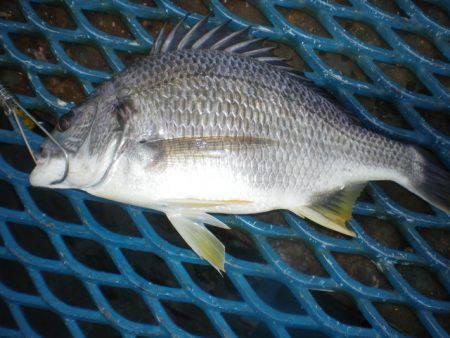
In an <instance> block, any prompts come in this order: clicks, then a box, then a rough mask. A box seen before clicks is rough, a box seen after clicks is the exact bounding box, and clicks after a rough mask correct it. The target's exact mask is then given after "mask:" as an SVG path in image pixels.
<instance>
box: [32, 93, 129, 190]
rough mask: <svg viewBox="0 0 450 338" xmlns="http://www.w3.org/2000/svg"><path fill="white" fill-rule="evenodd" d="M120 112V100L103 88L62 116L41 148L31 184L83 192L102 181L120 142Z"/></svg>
mask: <svg viewBox="0 0 450 338" xmlns="http://www.w3.org/2000/svg"><path fill="white" fill-rule="evenodd" d="M110 94H111V93H110ZM116 111H117V98H116V97H115V96H114V95H108V92H106V91H105V88H103V90H102V91H99V92H97V93H96V95H93V96H91V97H90V98H89V99H88V100H87V101H86V102H85V103H83V104H82V105H80V106H78V107H76V108H74V109H73V110H71V111H70V112H68V113H66V114H65V115H63V116H61V117H60V119H59V121H58V125H57V127H56V128H55V130H53V131H52V133H51V136H52V137H51V138H50V137H49V138H47V139H46V140H45V141H44V142H43V143H42V145H41V150H40V152H39V154H38V156H37V161H36V162H37V163H36V167H35V168H34V169H33V171H32V172H31V175H30V183H31V185H33V186H40V187H50V188H76V189H83V188H86V187H89V186H92V185H94V184H96V183H98V182H99V181H100V180H102V179H103V177H104V175H105V173H106V172H107V170H108V167H109V166H110V165H111V161H112V159H113V157H114V153H115V151H117V147H118V144H119V143H120V137H119V135H121V132H120V119H118V118H117V114H116Z"/></svg>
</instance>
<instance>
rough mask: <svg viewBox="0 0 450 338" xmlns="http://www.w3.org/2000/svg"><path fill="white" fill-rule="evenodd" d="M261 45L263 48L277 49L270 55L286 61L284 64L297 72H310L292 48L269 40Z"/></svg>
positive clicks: (309, 68)
mask: <svg viewBox="0 0 450 338" xmlns="http://www.w3.org/2000/svg"><path fill="white" fill-rule="evenodd" d="M262 45H263V46H264V47H269V46H275V47H277V48H276V49H275V50H274V51H273V52H272V53H273V54H274V55H276V56H279V57H283V58H286V59H288V61H286V63H287V64H289V65H290V66H291V67H294V68H295V69H296V70H299V71H301V72H312V69H311V67H309V66H308V64H307V63H306V62H305V61H304V60H303V59H302V58H301V57H300V55H299V54H297V52H296V51H295V50H294V49H293V48H292V47H290V46H288V45H286V44H284V43H281V42H274V41H270V40H265V41H263V43H262Z"/></svg>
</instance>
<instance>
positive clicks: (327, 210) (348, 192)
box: [291, 184, 365, 237]
mask: <svg viewBox="0 0 450 338" xmlns="http://www.w3.org/2000/svg"><path fill="white" fill-rule="evenodd" d="M364 186H365V184H352V185H350V186H347V187H345V188H344V189H342V190H339V191H336V192H333V193H330V194H324V195H321V196H318V197H317V198H316V201H315V202H313V203H311V204H310V205H306V206H301V207H298V208H295V209H294V210H291V211H292V212H294V213H296V214H298V215H299V216H301V217H306V218H308V219H310V220H311V221H313V222H316V223H318V224H320V225H322V226H324V227H326V228H329V229H331V230H335V231H337V232H340V233H342V234H344V235H348V236H353V237H354V236H355V233H354V232H353V231H351V230H349V229H348V228H347V225H346V222H347V221H348V220H349V219H350V218H351V217H352V208H353V204H354V203H355V201H356V199H357V198H358V196H359V194H360V193H361V191H362V190H363V189H364Z"/></svg>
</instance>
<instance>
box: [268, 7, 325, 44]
mask: <svg viewBox="0 0 450 338" xmlns="http://www.w3.org/2000/svg"><path fill="white" fill-rule="evenodd" d="M275 8H276V10H278V11H279V12H280V13H281V14H282V15H283V16H284V18H285V19H286V20H287V21H288V22H289V23H291V24H292V25H294V26H297V27H299V28H300V29H301V30H303V31H305V32H306V33H309V34H312V35H317V36H322V37H325V38H332V37H333V36H332V35H331V34H330V33H328V31H327V30H326V28H325V27H324V26H322V24H321V23H320V22H319V20H317V19H316V17H315V16H314V15H313V14H312V13H310V12H308V11H307V10H306V9H302V10H299V9H293V8H284V7H281V6H275Z"/></svg>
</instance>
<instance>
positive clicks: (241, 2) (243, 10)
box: [220, 0, 272, 26]
mask: <svg viewBox="0 0 450 338" xmlns="http://www.w3.org/2000/svg"><path fill="white" fill-rule="evenodd" d="M220 2H221V4H222V5H223V6H224V7H226V8H227V9H228V10H229V11H230V12H232V13H234V14H236V15H238V16H239V17H240V18H241V19H244V20H246V21H249V22H251V23H255V24H259V25H264V26H272V24H271V23H270V21H268V20H267V18H266V17H265V16H264V14H263V13H262V12H261V11H260V10H259V9H258V7H257V6H256V5H252V3H254V2H252V1H248V0H233V1H228V0H220Z"/></svg>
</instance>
